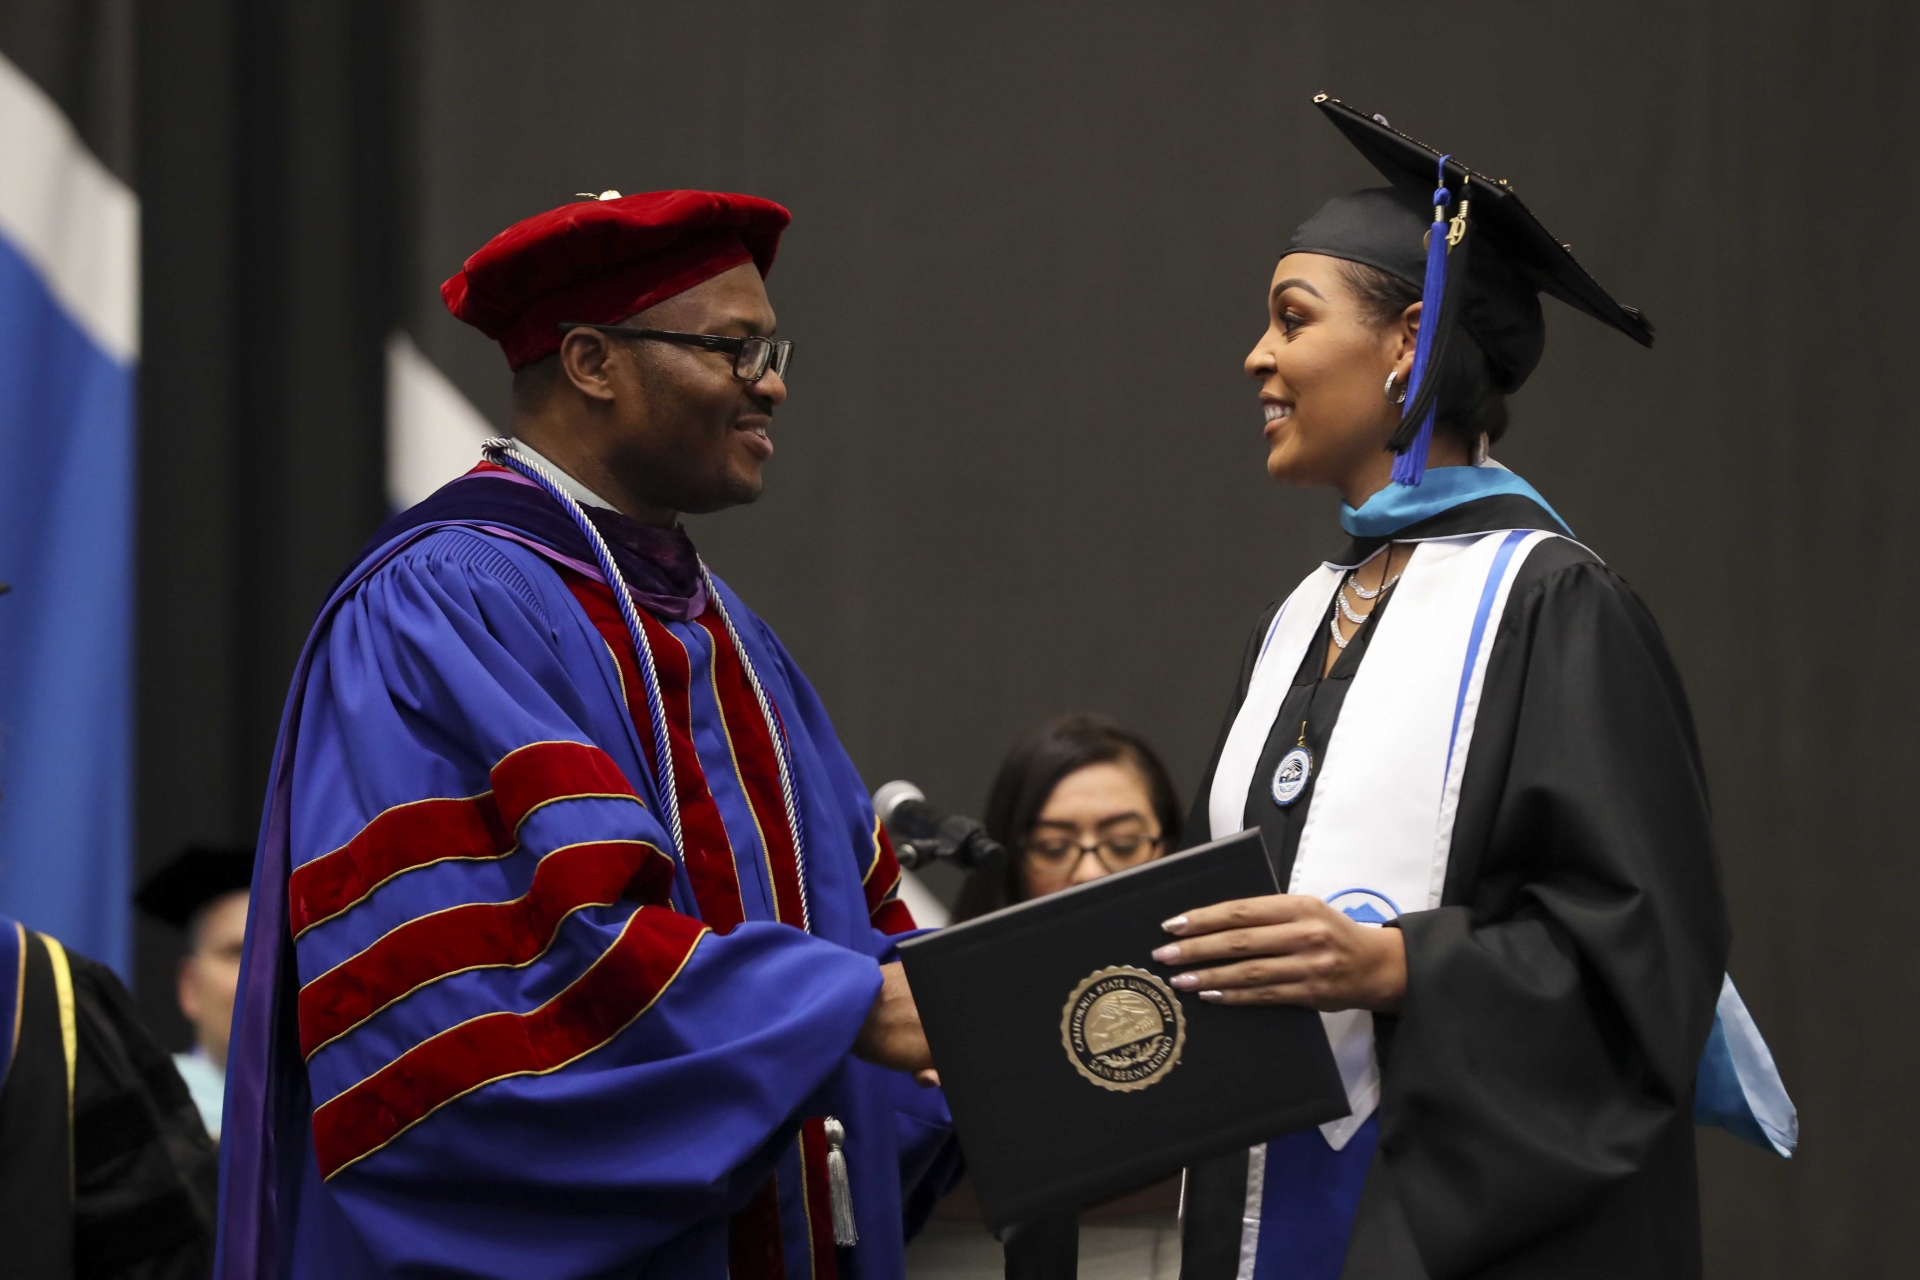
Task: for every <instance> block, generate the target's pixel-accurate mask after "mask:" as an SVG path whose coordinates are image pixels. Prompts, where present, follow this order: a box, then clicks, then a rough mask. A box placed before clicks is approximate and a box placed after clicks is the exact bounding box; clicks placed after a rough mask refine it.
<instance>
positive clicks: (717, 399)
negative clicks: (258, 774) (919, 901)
mask: <svg viewBox="0 0 1920 1280" xmlns="http://www.w3.org/2000/svg"><path fill="white" fill-rule="evenodd" d="M787 221H788V215H787V212H786V210H784V209H782V208H781V207H780V206H778V205H775V204H771V203H769V202H766V201H763V200H757V199H753V198H751V197H745V196H734V195H721V194H714V193H708V192H685V191H683V192H658V193H651V194H648V195H642V196H631V197H625V198H620V197H618V196H617V194H615V193H609V194H608V197H606V198H603V199H601V200H598V201H585V202H582V203H579V204H574V205H569V206H566V207H563V208H561V209H557V210H553V211H551V212H549V213H546V214H542V215H540V216H538V217H535V218H532V219H529V220H528V221H526V222H523V223H521V224H519V225H518V226H515V227H513V228H510V229H509V230H507V231H506V232H503V233H502V234H501V235H499V236H497V237H495V238H494V240H492V241H490V242H489V243H488V244H487V245H486V246H485V247H484V248H482V249H481V250H480V251H479V252H478V253H477V254H475V255H474V256H473V257H472V258H470V259H468V261H467V263H466V266H465V268H464V270H462V272H461V273H460V274H459V275H456V276H455V277H454V278H453V279H451V280H449V281H448V282H447V284H446V285H445V286H444V287H443V289H442V293H443V295H444V296H445V297H446V300H447V303H448V306H449V309H450V310H452V312H453V313H454V314H455V315H456V316H458V317H460V318H461V319H463V320H466V321H468V322H469V323H472V324H474V325H476V326H477V327H479V328H480V329H481V330H482V331H483V332H485V333H486V334H487V335H488V336H489V337H492V338H494V339H496V340H498V341H499V342H500V343H501V345H502V347H503V348H504V349H505V351H506V354H507V357H508V361H509V363H510V364H511V365H512V366H513V368H514V369H515V378H514V429H515V439H514V440H512V441H510V442H508V441H502V442H496V444H495V445H494V446H492V447H491V448H490V449H489V453H488V458H489V461H487V462H485V463H483V464H481V465H480V466H478V467H476V468H475V469H474V470H473V471H472V472H469V473H468V474H467V475H466V476H463V477H461V478H460V479H458V480H456V481H454V482H453V483H451V484H449V485H447V486H446V487H445V488H443V489H441V490H440V491H439V492H438V493H437V494H435V495H434V496H432V497H431V498H429V499H428V500H427V501H426V502H424V503H422V504H421V505H420V506H418V507H416V508H414V509H413V510H411V511H409V512H406V513H404V514H403V515H401V516H399V517H397V518H396V519H395V520H394V521H392V522H390V523H389V525H388V526H387V527H386V528H385V529H383V530H381V531H380V532H379V533H378V534H376V535H375V536H374V538H373V539H372V541H371V542H370V543H369V545H368V547H367V549H366V550H365V552H364V553H363V554H362V555H361V557H360V559H359V560H358V561H357V562H356V563H355V564H354V565H353V566H352V567H351V568H350V569H349V570H348V571H347V573H346V574H345V576H344V577H343V578H342V580H341V582H340V584H339V586H338V587H337V588H336V590H335V591H334V593H333V595H332V597H331V598H330V599H329V600H328V601H327V603H326V605H325V607H324V608H323V609H322V611H321V614H320V617H319V619H318V621H317V622H316V623H315V625H314V629H313V632H312V635H311V637H310V638H309V641H308V644H307V648H306V651H305V653H304V654H303V656H302V658H301V660H300V664H299V667H298V669H297V671H296V673H295V676H294V681H293V688H292V692H291V694H290V696H289V699H288V703H287V709H286V713H285V719H284V722H283V725H282V729H281V735H280V743H279V747H278V750H277V754H276V758H275V763H274V772H273V781H272V784H271V790H270V794H269V799H268V807H267V813H266V818H265V821H264V824H263V828H262V834H261V843H260V853H259V857H258V859H257V869H256V872H255V881H254V909H253V914H252V917H251V919H250V921H249V925H248V942H247V953H246V957H245V961H244V965H243V970H242V977H241V984H240V995H239V999H238V1004H237V1012H236V1021H235V1034H234V1037H233V1043H232V1049H231V1051H230V1055H229V1074H228V1091H227V1113H226V1123H225V1133H226V1140H225V1149H224V1151H223V1169H222V1224H221V1254H220V1258H219V1262H218V1266H217V1270H216V1274H217V1275H219V1276H220V1277H223V1280H224V1278H230V1277H255V1276H259V1277H266V1276H274V1277H278V1276H283V1275H288V1276H294V1277H309V1276H311V1277H323V1276H324V1277H352V1276H376V1275H399V1274H406V1275H424V1274H448V1275H452V1274H458V1275H468V1276H502V1277H506V1276H512V1277H532V1276H553V1277H562V1276H565V1277H573V1276H580V1277H586V1276H622V1277H632V1276H646V1277H655V1276H658V1277H668V1276H671V1277H714V1278H715V1280H720V1278H722V1277H728V1276H731V1277H734V1278H735V1280H748V1278H749V1277H835V1276H843V1277H855V1276H858V1277H898V1276H901V1275H902V1274H903V1271H904V1267H903V1261H902V1252H903V1248H904V1240H905V1238H906V1236H908V1235H909V1234H911V1232H912V1231H913V1230H914V1229H915V1228H916V1227H917V1226H918V1224H919V1222H920V1221H922V1220H924V1218H925V1216H926V1215H927V1213H928V1212H929V1211H930V1210H931V1208H932V1205H933V1203H934V1201H935V1200H937V1199H938V1197H939V1196H940V1195H941V1194H942V1193H943V1192H944V1191H945V1190H946V1189H947V1188H948V1187H949V1186H950V1185H951V1183H952V1182H953V1181H954V1180H955V1179H956V1178H957V1176H958V1171H959V1158H958V1153H957V1149H956V1148H955V1146H954V1144H953V1141H952V1138H951V1135H950V1120H949V1117H948V1115H947V1112H946V1109H945V1105H944V1103H943V1101H942V1099H941V1096H940V1094H939V1093H938V1091H937V1090H935V1089H930V1088H922V1087H916V1082H915V1080H914V1079H912V1078H910V1076H911V1075H914V1074H917V1075H918V1076H919V1077H920V1080H919V1083H920V1084H922V1085H924V1084H927V1083H930V1082H931V1081H932V1079H933V1077H932V1075H931V1071H930V1068H931V1066H932V1063H931V1061H930V1059H929V1057H928V1053H927V1048H926V1041H925V1037H924V1035H923V1034H922V1033H921V1031H920V1027H919V1020H918V1016H917V1013H916V1011H915V1009H914V1007H913V1002H912V996H911V994H910V992H909V991H908V989H907V987H906V983H905V980H904V979H903V978H902V977H901V974H900V968H899V965H898V964H897V962H896V961H895V956H894V952H893V944H894V941H895V940H896V939H897V937H898V936H899V935H900V934H902V933H903V932H905V931H907V930H909V929H911V928H912V927H913V921H912V919H911V917H910V916H909V915H908V913H907V910H906V908H905V907H904V905H902V904H901V903H900V902H899V901H898V900H897V898H896V896H895V893H896V889H897V885H898V882H899V878H900V871H899V866H898V864H897V862H896V861H895V859H894V856H893V853H892V850H891V849H890V848H889V846H888V843H887V837H886V833H885V832H884V831H883V830H882V829H881V827H880V826H879V824H878V823H877V822H876V821H875V819H874V815H873V811H872V809H871V807H870V805H869V803H868V801H867V798H866V788H865V786H864V785H863V784H862V782H861V780H860V778H859V776H858V774H857V773H856V771H855V770H854V767H853V765H852V762H851V761H850V760H849V759H848V758H847V754H846V752H845V751H844V750H843V749H842V747H841V745H840V743H839V741H838V740H837V739H836V738H835V736H834V732H833V728H832V725H831V724H830V723H829V721H828V719H827V715H826V712H825V709H824V708H823V707H822V706H821V705H820V702H819V699H818V698H817V697H816V696H815V694H814V692H813V689H812V688H811V687H810V686H809V685H808V683H807V680H806V678H805V677H804V676H803V675H802V674H801V673H800V671H799V669H798V668H797V667H796V666H795V665H794V662H793V660H792V658H791V657H790V656H789V655H788V654H787V652H786V650H785V649H784V648H783V647H782V646H781V644H780V642H779V641H778V640H777V639H776V638H775V637H774V634H773V632H772V631H771V630H770V629H769V628H768V627H767V626H766V624H765V623H763V622H762V621H761V620H760V619H759V618H757V617H755V616H754V614H753V613H752V612H751V611H749V610H748V609H747V607H746V605H745V604H744V603H743V602H742V601H741V600H740V599H739V598H738V597H737V596H736V595H734V594H733V592H732V591H731V590H730V589H729V588H727V587H726V586H725V585H724V584H723V583H721V582H720V581H718V580H717V579H716V578H714V577H713V576H712V575H711V574H709V573H708V572H707V571H706V568H705V566H704V565H703V564H702V563H701V562H700V560H699V558H698V556H697V555H696V554H695V553H694V550H693V546H692V544H691V542H690V541H689V540H688V538H687V535H686V533H685V532H684V530H683V529H682V528H681V527H680V525H679V523H678V516H679V514H680V513H682V512H709V511H716V510H720V509H722V508H725V507H728V506H731V505H735V504H738V503H742V502H749V501H752V500H753V499H754V498H755V497H756V496H758V494H759V491H760V484H761V470H762V467H763V465H764V463H765V462H766V460H767V459H768V458H769V457H770V456H771V454H772V449H773V446H772V444H771V442H770V439H769V437H768V435H767V428H768V425H769V423H770V422H771V418H772V415H773V412H774V410H775V408H776V407H777V406H778V405H779V404H780V403H781V402H782V401H783V400H784V399H785V397H786V387H785V382H784V378H783V375H784V372H785V367H786V362H787V358H788V353H789V351H790V347H789V346H788V345H787V344H786V343H783V342H776V341H774V340H773V338H772V333H773V326H774V316H773V310H772V307H771V305H770V303H769V302H768V300H767V296H766V292H765V289H764V287H763V284H762V279H763V277H764V276H765V274H766V271H767V269H768V268H769V267H770V266H771V264H772V261H773V256H774V252H775V249H776V247H777V245H778V240H779V236H780V233H781V231H782V229H783V228H784V227H785V226H786V224H787ZM856 1239H857V1243H855V1241H856Z"/></svg>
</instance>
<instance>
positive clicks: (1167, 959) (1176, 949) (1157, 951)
mask: <svg viewBox="0 0 1920 1280" xmlns="http://www.w3.org/2000/svg"><path fill="white" fill-rule="evenodd" d="M1153 958H1154V959H1155V960H1158V961H1159V962H1160V963H1161V964H1172V963H1173V962H1174V961H1176V960H1178V959H1179V958H1180V944H1179V943H1177V942H1169V943H1168V944H1167V945H1166V946H1164V947H1155V948H1154V950H1153Z"/></svg>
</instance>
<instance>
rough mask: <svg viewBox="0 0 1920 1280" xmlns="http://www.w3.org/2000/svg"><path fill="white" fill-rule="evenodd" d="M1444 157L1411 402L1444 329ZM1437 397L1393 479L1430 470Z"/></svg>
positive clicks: (1408, 480) (1411, 481)
mask: <svg viewBox="0 0 1920 1280" xmlns="http://www.w3.org/2000/svg"><path fill="white" fill-rule="evenodd" d="M1450 158H1451V157H1448V156H1441V157H1440V166H1439V167H1440V176H1439V179H1438V186H1437V187H1436V188H1435V189H1434V193H1433V227H1432V229H1431V230H1429V231H1428V232H1427V279H1426V284H1425V286H1424V287H1423V288H1422V289H1421V291H1420V337H1419V339H1418V341H1416V342H1415V343H1414V347H1413V369H1412V371H1411V372H1410V373H1408V375H1407V402H1408V403H1409V404H1411V403H1413V401H1414V400H1415V399H1417V398H1418V396H1419V394H1420V384H1421V383H1422V382H1424V381H1425V380H1426V376H1427V363H1428V361H1429V360H1431V359H1432V356H1433V344H1434V342H1435V340H1436V339H1437V338H1438V337H1439V333H1440V306H1441V303H1442V301H1443V300H1444V299H1445V298H1446V293H1447V216H1446V209H1447V206H1448V205H1450V204H1452V203H1453V194H1452V193H1451V192H1449V191H1448V190H1447V161H1448V159H1450ZM1439 408H1440V406H1439V403H1438V401H1435V402H1434V403H1433V404H1431V405H1429V406H1428V408H1427V412H1426V415H1425V416H1424V417H1423V418H1422V419H1421V422H1420V429H1419V430H1418V431H1417V432H1415V433H1414V437H1413V441H1412V442H1411V443H1410V444H1408V445H1407V448H1406V451H1405V452H1404V453H1401V454H1399V455H1398V456H1396V457H1395V458H1394V460H1393V482H1394V483H1395V484H1404V485H1408V486H1412V485H1417V484H1419V483H1420V481H1421V480H1422V479H1424V478H1425V477H1426V474H1427V446H1428V445H1430V444H1432V443H1433V419H1434V415H1435V414H1436V413H1437V412H1439Z"/></svg>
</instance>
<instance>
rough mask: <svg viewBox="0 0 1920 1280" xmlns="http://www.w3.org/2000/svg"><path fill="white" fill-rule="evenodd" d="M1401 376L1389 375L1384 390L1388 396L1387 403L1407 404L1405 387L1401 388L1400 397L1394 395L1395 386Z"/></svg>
mask: <svg viewBox="0 0 1920 1280" xmlns="http://www.w3.org/2000/svg"><path fill="white" fill-rule="evenodd" d="M1399 376H1400V375H1399V374H1398V373H1390V374H1388V375H1387V385H1386V387H1385V388H1384V390H1385V391H1386V394H1387V401H1388V403H1390V404H1405V403H1406V402H1407V389H1406V388H1405V387H1402V388H1400V394H1399V395H1397V396H1396V395H1394V394H1393V384H1394V381H1395V380H1396V379H1398V378H1399Z"/></svg>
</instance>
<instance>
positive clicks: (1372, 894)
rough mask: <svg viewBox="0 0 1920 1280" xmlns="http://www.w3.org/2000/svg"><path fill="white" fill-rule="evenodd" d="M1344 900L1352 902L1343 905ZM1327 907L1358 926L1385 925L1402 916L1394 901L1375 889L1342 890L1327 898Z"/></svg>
mask: <svg viewBox="0 0 1920 1280" xmlns="http://www.w3.org/2000/svg"><path fill="white" fill-rule="evenodd" d="M1343 898H1351V899H1352V901H1351V902H1346V903H1344V904H1343V903H1342V901H1341V900H1342V899H1343ZM1327 905H1328V906H1330V907H1332V908H1333V909H1334V910H1335V911H1338V912H1339V913H1340V914H1341V915H1343V916H1345V917H1346V918H1347V919H1349V920H1352V921H1354V922H1355V923H1357V924H1385V923H1386V922H1387V921H1389V920H1395V919H1398V918H1399V916H1400V908H1399V907H1398V906H1397V905H1395V903H1394V901H1393V899H1392V898H1389V897H1388V896H1387V895H1386V894H1384V893H1380V892H1378V891H1377V890H1373V889H1342V890H1341V891H1340V892H1338V893H1336V894H1332V895H1330V896H1329V897H1328V898H1327Z"/></svg>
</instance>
